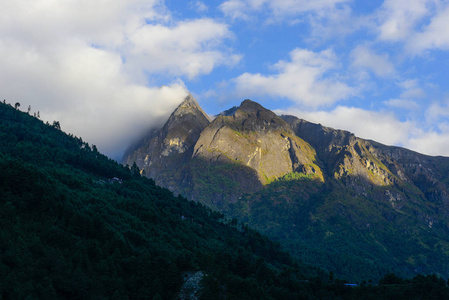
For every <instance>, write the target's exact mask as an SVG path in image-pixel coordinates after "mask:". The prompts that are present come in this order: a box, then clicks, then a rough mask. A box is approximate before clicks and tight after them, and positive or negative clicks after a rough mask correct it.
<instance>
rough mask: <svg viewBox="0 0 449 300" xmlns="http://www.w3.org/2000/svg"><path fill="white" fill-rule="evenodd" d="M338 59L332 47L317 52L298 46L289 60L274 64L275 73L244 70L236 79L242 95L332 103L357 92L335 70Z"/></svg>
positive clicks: (310, 103)
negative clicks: (254, 72)
mask: <svg viewBox="0 0 449 300" xmlns="http://www.w3.org/2000/svg"><path fill="white" fill-rule="evenodd" d="M336 61H337V59H336V57H335V54H334V53H333V51H331V50H324V51H321V52H318V53H315V52H312V51H309V50H305V49H300V48H297V49H295V50H293V51H291V52H290V61H279V62H278V63H276V64H275V65H274V66H273V69H274V70H275V71H276V72H275V73H274V74H269V75H262V74H260V73H257V74H251V73H244V74H242V75H240V76H238V77H237V78H235V79H234V80H233V82H234V83H235V86H236V90H237V92H238V93H239V94H240V95H247V96H251V97H263V96H265V95H269V96H272V97H282V98H287V99H290V100H292V101H295V102H296V103H297V104H299V105H301V106H306V107H320V106H323V105H331V104H333V103H335V102H336V101H338V100H341V99H345V98H346V97H348V96H350V95H353V94H354V93H355V89H354V88H352V87H350V86H349V85H348V84H346V83H345V82H344V81H342V80H341V79H340V78H339V76H338V74H335V73H332V69H333V68H334V67H335V64H336Z"/></svg>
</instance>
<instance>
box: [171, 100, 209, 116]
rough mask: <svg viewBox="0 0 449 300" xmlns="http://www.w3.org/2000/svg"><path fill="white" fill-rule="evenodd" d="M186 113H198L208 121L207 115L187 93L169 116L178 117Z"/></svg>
mask: <svg viewBox="0 0 449 300" xmlns="http://www.w3.org/2000/svg"><path fill="white" fill-rule="evenodd" d="M188 114H192V115H198V116H200V117H201V118H205V119H207V120H208V121H209V122H210V118H209V116H208V115H207V114H206V113H205V112H204V111H203V109H202V108H201V106H200V105H199V104H198V102H197V101H196V99H195V98H194V97H193V96H192V95H191V94H189V95H188V96H187V97H186V98H185V99H184V101H182V102H181V104H179V106H178V107H177V108H176V109H175V111H174V112H173V113H172V115H171V116H170V118H179V117H182V116H185V115H188Z"/></svg>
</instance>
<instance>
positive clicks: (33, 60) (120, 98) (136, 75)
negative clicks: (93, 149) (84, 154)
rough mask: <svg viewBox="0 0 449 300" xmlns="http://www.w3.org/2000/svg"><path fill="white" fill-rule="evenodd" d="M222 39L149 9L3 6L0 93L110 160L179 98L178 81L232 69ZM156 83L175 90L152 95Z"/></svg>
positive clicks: (213, 29) (225, 33)
mask: <svg viewBox="0 0 449 300" xmlns="http://www.w3.org/2000/svg"><path fill="white" fill-rule="evenodd" d="M229 37H231V34H230V31H229V30H228V28H227V26H226V25H224V24H222V23H219V22H216V21H213V20H211V19H192V20H189V21H185V22H178V21H176V20H173V18H172V16H171V15H170V13H169V12H168V11H167V9H166V8H165V7H164V6H163V4H162V1H156V0H130V1H120V0H104V1H88V0H77V1H74V0H69V1H52V0H39V1H31V2H30V1H27V0H16V1H2V2H0V65H1V66H2V71H1V72H0V90H1V91H2V98H5V99H6V100H7V101H8V102H13V103H15V102H16V101H19V102H21V103H22V107H27V106H28V105H31V106H32V111H40V115H41V117H42V118H43V119H44V120H48V121H50V122H52V121H53V120H58V121H60V122H61V126H62V129H63V130H64V131H67V132H71V133H73V134H75V135H77V136H82V137H83V139H85V140H86V141H88V142H90V143H94V144H97V146H98V148H99V150H100V151H103V152H105V153H106V154H108V155H111V156H115V157H117V156H116V155H119V153H120V152H121V151H123V150H124V149H125V148H126V147H127V146H128V143H129V142H130V141H131V140H132V139H134V138H135V137H136V136H137V135H138V134H140V133H141V131H142V130H144V129H147V128H148V127H149V126H150V125H151V124H153V123H154V122H157V121H159V119H160V117H161V116H167V115H168V114H169V113H170V112H171V111H172V110H173V109H174V106H176V104H178V103H179V102H180V101H181V100H182V99H183V97H184V96H185V95H186V89H185V87H184V84H183V83H182V81H181V80H179V79H178V80H177V79H176V78H178V77H179V76H181V77H187V78H195V77H197V76H200V75H202V74H207V73H209V72H211V70H212V69H213V68H215V67H216V66H218V65H229V64H232V63H235V62H236V61H238V59H239V56H236V55H233V54H232V50H230V49H227V48H224V47H222V41H223V40H224V39H227V38H229ZM161 74H162V75H161ZM153 75H154V76H157V77H158V78H160V77H161V76H163V78H164V83H166V82H168V83H170V82H172V83H171V84H170V85H169V86H168V87H163V88H158V87H154V85H155V83H154V82H152V81H151V80H152V79H153ZM157 85H159V83H157Z"/></svg>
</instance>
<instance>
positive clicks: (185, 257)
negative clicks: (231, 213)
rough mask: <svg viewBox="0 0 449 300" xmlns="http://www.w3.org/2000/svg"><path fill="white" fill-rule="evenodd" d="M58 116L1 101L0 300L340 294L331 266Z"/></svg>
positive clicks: (287, 296) (228, 297)
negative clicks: (46, 117)
mask: <svg viewBox="0 0 449 300" xmlns="http://www.w3.org/2000/svg"><path fill="white" fill-rule="evenodd" d="M57 124H58V123H56V122H55V126H51V125H48V124H44V123H43V122H42V121H41V120H39V119H37V118H35V117H32V116H30V115H28V114H27V113H23V112H20V111H18V110H17V109H15V108H13V107H11V106H9V105H7V104H4V103H0V141H1V143H0V195H1V197H0V299H197V298H198V297H201V299H288V298H293V297H295V295H297V294H298V293H301V294H303V295H304V297H316V295H318V293H321V294H322V293H323V290H326V292H325V294H327V295H328V296H329V297H332V296H335V295H338V293H335V292H333V291H332V289H331V285H330V284H328V283H326V281H327V280H328V278H329V275H328V274H326V273H324V272H323V271H321V270H319V269H316V268H313V267H309V266H306V265H304V264H302V263H301V262H300V261H298V260H295V259H292V257H291V256H290V255H288V254H287V253H286V252H285V251H283V250H282V249H281V248H280V247H279V245H278V244H276V243H273V242H272V241H270V240H269V239H267V238H266V237H264V236H262V235H261V234H259V233H258V232H256V231H254V230H251V229H249V228H248V227H247V226H242V225H240V224H238V223H237V222H236V221H235V220H230V219H227V218H225V217H224V216H223V215H222V214H220V213H218V212H215V211H212V210H210V209H208V208H206V207H204V206H203V205H201V204H200V203H196V202H192V201H188V200H187V199H185V198H183V197H175V196H174V195H173V194H172V193H171V192H170V191H169V190H167V189H164V188H161V187H159V186H157V185H155V184H154V181H153V180H150V179H147V178H145V177H142V176H140V174H139V170H138V169H137V168H136V167H135V166H133V167H131V169H129V168H125V167H123V166H122V165H119V164H117V163H116V162H115V161H113V160H111V159H108V158H107V157H106V156H104V155H102V154H101V153H99V152H98V151H97V149H96V147H95V146H93V145H89V144H87V143H86V142H84V141H83V140H82V139H81V138H77V137H74V136H72V135H67V134H65V133H64V132H62V131H61V130H60V126H57ZM185 141H188V137H186V139H185ZM185 143H187V142H185ZM177 149H181V148H177ZM176 151H177V150H176ZM318 275H319V276H320V277H317V276H318ZM311 276H313V277H311ZM309 277H310V278H309ZM314 278H315V279H316V280H320V282H322V283H323V284H320V285H319V288H312V290H310V288H311V284H310V283H309V282H312V281H313V280H315V279H314ZM322 280H324V281H322ZM332 284H333V283H332ZM324 286H326V287H324ZM242 287H244V288H242Z"/></svg>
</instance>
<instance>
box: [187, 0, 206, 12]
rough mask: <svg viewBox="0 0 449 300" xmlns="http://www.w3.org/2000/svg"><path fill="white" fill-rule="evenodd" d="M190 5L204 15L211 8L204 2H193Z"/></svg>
mask: <svg viewBox="0 0 449 300" xmlns="http://www.w3.org/2000/svg"><path fill="white" fill-rule="evenodd" d="M190 5H191V6H192V7H193V9H195V10H196V11H197V12H199V13H204V12H207V11H208V10H209V7H208V6H207V5H206V4H204V2H202V1H198V0H197V1H192V2H191V4H190Z"/></svg>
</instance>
